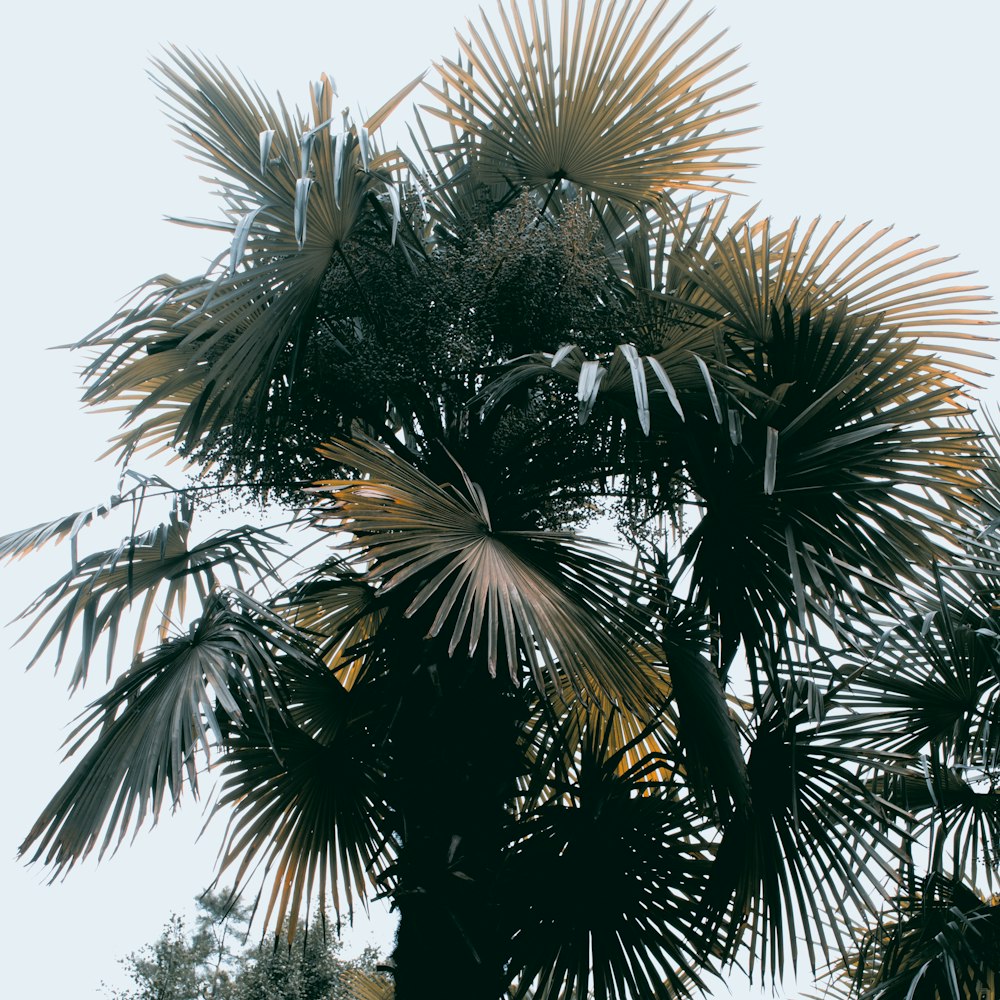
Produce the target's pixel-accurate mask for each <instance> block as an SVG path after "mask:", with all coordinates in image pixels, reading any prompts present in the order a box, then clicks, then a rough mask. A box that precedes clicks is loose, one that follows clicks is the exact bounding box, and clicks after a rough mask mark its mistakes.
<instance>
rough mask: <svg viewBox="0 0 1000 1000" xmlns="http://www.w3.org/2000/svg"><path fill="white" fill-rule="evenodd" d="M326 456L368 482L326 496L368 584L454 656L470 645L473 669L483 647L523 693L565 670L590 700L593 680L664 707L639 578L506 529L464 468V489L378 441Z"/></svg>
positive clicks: (575, 548) (589, 545)
mask: <svg viewBox="0 0 1000 1000" xmlns="http://www.w3.org/2000/svg"><path fill="white" fill-rule="evenodd" d="M321 452H322V454H323V455H324V456H325V457H327V458H329V459H331V460H332V461H333V462H335V463H336V464H337V465H340V466H343V467H348V468H353V469H356V470H358V471H359V472H361V473H363V474H364V475H365V478H364V479H360V480H331V481H326V482H321V483H319V484H317V489H318V491H320V492H321V493H330V494H332V496H333V498H334V503H333V504H332V506H331V507H330V508H329V516H331V517H332V518H336V519H337V522H338V524H339V525H340V526H342V528H343V529H344V530H346V531H349V532H350V533H351V534H352V535H353V536H354V540H355V544H356V545H357V547H358V548H359V549H360V550H361V552H362V553H363V555H364V557H365V559H366V560H367V561H368V562H369V570H368V574H367V575H368V579H369V580H370V581H371V582H372V583H374V584H376V585H377V586H378V588H379V592H380V595H382V596H385V595H388V594H390V593H391V592H393V591H396V594H397V597H399V596H400V595H402V599H403V600H404V602H405V605H406V610H405V613H406V615H407V616H414V615H417V614H418V613H419V614H420V616H421V618H423V617H426V618H427V619H428V626H427V628H428V636H436V635H438V634H440V633H442V632H444V631H445V630H446V629H448V630H450V632H451V636H450V639H449V642H448V649H449V652H450V653H451V654H453V653H454V652H455V651H456V650H457V649H458V648H459V647H460V646H462V645H463V644H464V645H465V646H466V647H467V651H468V655H469V656H470V657H472V656H474V655H475V654H476V652H477V650H479V649H480V644H481V643H482V645H483V646H485V659H486V663H487V665H488V667H489V670H490V671H491V672H493V673H495V672H496V670H497V668H498V665H499V664H500V663H501V662H503V661H506V668H507V670H508V672H509V673H510V676H511V678H512V679H514V680H515V682H519V681H520V680H521V677H522V674H523V672H524V671H525V670H528V671H530V672H531V673H532V674H533V675H534V676H535V678H536V680H537V681H538V682H539V686H540V687H542V686H543V685H544V673H545V672H546V671H547V672H549V673H550V674H551V673H553V672H554V671H555V670H556V669H557V666H558V668H559V669H562V670H564V671H566V672H567V673H568V674H569V675H570V676H571V677H573V678H574V679H575V680H576V681H577V683H578V684H579V685H580V686H581V689H582V688H584V687H585V686H586V685H587V683H588V681H591V680H593V681H594V682H596V683H599V684H600V685H601V686H602V687H603V688H604V689H605V690H607V691H613V692H615V693H616V695H617V696H619V697H621V698H624V699H625V700H626V702H627V703H628V704H629V705H630V706H632V707H634V708H635V709H637V710H638V709H642V708H643V707H645V706H648V705H650V704H655V703H656V688H657V685H656V684H652V681H651V678H650V677H648V676H647V674H646V672H644V671H642V670H640V669H637V663H636V660H635V659H634V658H633V656H632V654H631V649H632V647H634V646H635V645H642V644H643V642H644V641H648V628H649V619H650V614H651V613H650V611H648V610H644V609H641V608H639V607H638V606H637V605H636V604H635V603H634V600H633V598H632V596H631V595H633V594H634V593H635V592H636V588H635V571H634V570H633V568H631V567H629V566H626V565H624V564H622V563H619V562H618V561H617V560H615V559H613V558H611V557H610V556H607V555H604V554H603V553H601V552H600V548H599V543H594V542H592V541H589V540H586V539H581V538H578V537H576V536H575V535H574V534H572V533H569V532H545V531H518V530H514V531H511V530H504V529H503V528H502V527H500V526H499V525H494V524H493V523H492V521H491V518H490V512H489V508H488V505H487V499H486V497H485V496H484V495H483V492H482V490H481V489H480V488H479V486H477V485H476V484H475V483H473V482H471V481H469V480H468V479H467V477H465V474H464V473H463V472H462V470H461V469H460V468H458V467H456V469H455V472H456V478H458V479H459V480H462V481H463V486H462V488H455V486H453V485H451V484H443V485H442V484H438V483H435V482H434V481H433V480H431V479H429V478H428V477H427V476H425V475H424V474H423V473H422V472H420V471H419V470H417V469H416V468H414V467H413V466H412V465H411V464H410V463H408V462H406V461H404V460H403V459H402V458H400V457H399V456H397V455H395V454H394V453H393V452H391V451H389V450H388V449H386V448H384V447H382V446H381V445H378V444H375V443H374V442H372V441H370V440H367V439H356V440H354V441H350V442H337V443H333V444H329V445H326V446H324V447H323V448H322V449H321ZM320 514H321V516H323V515H324V512H323V511H321V512H320ZM651 684H652V688H651Z"/></svg>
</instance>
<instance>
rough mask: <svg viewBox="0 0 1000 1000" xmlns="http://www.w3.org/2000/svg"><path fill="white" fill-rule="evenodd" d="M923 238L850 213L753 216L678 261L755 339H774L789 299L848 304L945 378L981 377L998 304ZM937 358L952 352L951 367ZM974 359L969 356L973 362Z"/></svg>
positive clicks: (684, 248) (681, 248)
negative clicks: (846, 217) (825, 223)
mask: <svg viewBox="0 0 1000 1000" xmlns="http://www.w3.org/2000/svg"><path fill="white" fill-rule="evenodd" d="M936 250H937V247H935V246H921V245H920V244H918V243H917V242H916V237H915V236H904V237H901V238H895V237H894V236H893V235H892V227H885V228H882V229H873V228H872V225H871V223H862V224H861V225H858V226H855V227H853V228H851V229H848V228H846V227H845V226H844V223H843V220H841V221H839V222H835V223H834V224H833V225H832V226H829V227H828V228H825V229H824V228H822V227H821V226H820V220H819V219H818V218H816V219H813V220H812V221H811V222H809V223H807V224H806V225H805V226H801V225H800V223H799V222H798V220H796V221H795V222H793V223H792V225H791V226H789V227H788V228H787V229H784V230H775V229H774V228H773V227H772V225H771V221H770V219H764V220H761V221H759V222H756V223H751V222H750V221H749V220H746V221H744V222H743V224H741V225H738V226H734V228H733V229H732V230H731V231H730V232H729V233H728V234H726V235H725V236H722V237H720V238H717V239H715V240H714V241H713V246H712V247H710V248H706V247H704V246H701V247H699V246H697V245H694V244H688V245H683V244H681V245H678V247H677V249H676V250H675V251H674V254H675V255H676V256H677V257H678V258H679V259H678V261H677V263H678V264H679V265H680V267H681V269H682V270H683V271H685V272H687V274H688V275H689V276H690V280H691V281H692V282H693V283H694V284H696V285H698V286H701V288H702V290H703V292H704V293H706V294H707V295H708V296H709V301H708V302H706V303H705V304H707V305H710V306H713V307H714V308H715V310H716V311H717V312H718V314H719V315H720V316H721V317H723V318H724V319H725V322H726V326H727V328H728V329H729V330H731V331H733V332H734V333H736V334H739V335H741V336H743V337H746V338H747V339H749V340H750V341H752V342H766V341H767V340H768V339H769V338H770V323H771V316H772V312H773V310H774V309H775V308H781V307H782V306H783V304H784V303H786V302H787V303H789V304H790V305H791V306H792V307H793V308H794V309H795V310H797V311H801V310H803V309H806V308H811V309H812V310H813V312H819V311H820V310H825V309H833V308H836V307H838V306H844V308H845V309H846V311H847V314H848V315H849V316H856V317H860V318H865V319H868V320H872V319H875V318H876V317H878V318H879V322H880V329H882V330H890V329H891V330H896V331H898V335H899V337H900V338H901V339H904V340H906V341H909V342H911V343H912V344H913V345H914V347H915V349H916V350H917V351H918V352H919V353H921V354H922V355H924V356H925V357H926V358H927V365H928V374H929V376H930V377H932V378H936V379H940V380H941V381H942V382H948V383H951V384H957V383H961V382H962V377H961V376H962V374H963V373H964V374H968V375H973V376H975V375H981V374H982V373H981V372H979V371H977V370H976V369H975V368H974V367H973V365H974V364H975V361H974V359H976V358H986V357H989V355H988V354H986V353H985V352H983V351H982V350H981V349H979V348H977V347H976V346H975V345H976V343H977V342H978V343H981V342H982V341H984V340H986V339H988V338H987V336H986V331H985V330H984V329H983V327H986V326H989V325H992V323H993V320H992V318H991V317H993V316H994V315H995V313H994V311H993V310H991V309H988V308H985V307H984V303H986V302H987V301H988V296H986V295H985V294H984V293H983V292H984V287H985V286H983V285H980V284H974V283H969V282H967V281H966V279H967V278H968V277H969V276H970V275H971V274H973V273H974V272H971V271H968V270H950V269H948V268H947V267H946V265H948V264H949V263H950V262H951V261H952V260H954V258H953V257H942V256H937V255H936V254H935V251H936ZM933 357H944V358H947V368H945V366H943V365H941V364H939V363H937V364H936V363H935V362H934V361H933V360H932V358H933ZM965 359H969V360H965Z"/></svg>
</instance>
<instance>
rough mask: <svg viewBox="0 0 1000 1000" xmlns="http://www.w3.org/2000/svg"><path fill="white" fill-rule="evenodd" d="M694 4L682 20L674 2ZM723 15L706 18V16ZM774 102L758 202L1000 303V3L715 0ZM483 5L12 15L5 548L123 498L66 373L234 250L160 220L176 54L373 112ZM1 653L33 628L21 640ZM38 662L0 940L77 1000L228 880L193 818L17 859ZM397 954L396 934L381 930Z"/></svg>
mask: <svg viewBox="0 0 1000 1000" xmlns="http://www.w3.org/2000/svg"><path fill="white" fill-rule="evenodd" d="M678 6H679V4H678ZM709 6H710V5H709V3H708V2H707V0H706V2H703V0H695V3H694V9H695V10H697V11H704V10H707V9H708V8H709ZM714 6H715V9H716V14H715V17H714V24H715V26H716V27H717V28H719V29H721V28H723V27H726V26H728V27H730V29H731V38H732V40H733V42H735V43H740V44H741V45H742V52H741V56H742V60H743V61H746V62H749V64H750V70H749V73H748V76H749V78H750V79H753V80H755V81H757V87H756V89H755V92H754V99H755V100H757V101H759V102H760V103H761V107H760V108H759V109H758V110H757V111H756V112H754V113H753V114H752V115H751V117H752V118H753V119H754V120H755V121H756V122H757V123H759V124H760V125H761V126H762V129H761V131H760V133H759V134H758V141H759V142H760V144H761V145H762V147H763V148H762V149H761V151H760V152H759V153H758V154H757V155H756V160H757V161H758V162H759V164H760V166H759V167H758V168H757V169H756V170H755V171H754V172H753V173H752V178H753V180H754V182H755V183H754V184H753V185H752V186H750V187H749V188H748V193H747V195H746V198H747V200H753V201H758V200H759V201H761V202H762V208H763V210H764V211H766V212H769V213H771V214H773V215H774V216H775V217H776V219H777V220H778V221H779V222H787V221H789V220H790V219H791V218H793V217H794V216H796V215H802V216H804V217H806V218H810V217H812V216H813V215H815V214H822V215H823V216H824V217H825V218H826V219H827V220H829V221H831V222H832V221H833V220H834V219H836V218H839V217H841V216H847V218H848V220H849V221H852V222H859V221H863V220H866V219H874V220H876V221H877V222H879V223H882V224H886V223H896V225H897V230H898V232H899V233H900V234H901V235H906V234H911V233H915V232H919V233H921V234H922V235H923V236H924V237H925V238H926V240H927V241H928V242H931V243H937V244H940V246H941V247H942V251H943V252H944V253H948V254H953V253H957V254H960V255H961V256H960V259H959V261H958V266H960V267H962V268H971V269H975V270H978V271H979V272H980V273H981V277H982V279H983V280H984V281H985V282H986V283H987V284H990V285H992V286H993V287H994V288H996V287H1000V251H998V249H997V247H998V241H997V233H998V232H1000V225H998V224H1000V207H998V206H1000V196H998V194H997V191H996V188H995V185H996V176H997V164H998V162H1000V125H998V121H997V100H998V97H1000V62H998V61H997V59H996V54H995V46H996V41H997V39H998V38H1000V4H997V3H996V0H953V2H952V3H950V4H942V3H940V2H927V0H865V2H862V0H839V2H837V3H820V2H808V0H754V2H747V0H716V3H715V4H714ZM475 11H476V7H475V5H474V4H473V3H468V2H457V0H436V2H435V3H434V4H433V6H430V5H428V6H426V7H420V8H418V7H417V6H416V5H414V4H413V3H407V2H400V0H383V2H380V3H372V4H357V3H351V4H348V3H343V2H341V0H325V2H315V0H300V2H298V3H289V4H275V3H261V2H259V0H243V2H240V3H237V4H218V5H211V4H206V3H203V2H197V3H195V2H190V0H174V2H172V3H170V4H155V5H154V4H147V3H142V2H139V3H124V2H117V0H92V2H90V3H89V4H84V5H77V4H75V3H69V2H68V0H60V2H55V3H43V2H39V3H36V4H34V5H33V6H31V7H30V8H29V7H28V6H26V5H19V7H18V9H17V12H16V13H14V14H11V13H8V14H7V15H6V16H5V22H6V28H5V38H4V40H3V42H2V43H0V44H2V46H3V58H2V59H0V73H2V75H3V88H2V93H3V95H4V96H3V114H2V121H3V123H4V126H5V129H4V132H5V141H4V155H3V162H2V166H0V173H2V177H3V180H4V185H3V187H4V193H5V198H4V215H5V217H6V218H7V219H8V221H9V222H10V223H11V224H10V225H9V226H8V229H7V237H6V239H5V240H4V241H3V247H2V249H0V254H2V256H3V270H2V274H3V292H4V295H3V309H4V317H3V334H2V336H3V338H4V351H5V357H6V364H5V370H6V372H7V377H6V384H5V385H4V390H3V392H2V393H0V421H2V423H0V426H2V427H3V428H4V432H3V434H2V436H0V468H3V469H4V470H5V477H4V481H5V483H6V487H7V488H6V490H5V491H4V492H3V494H2V498H0V533H3V532H5V531H8V530H13V529H14V528H17V527H23V526H25V525H27V524H31V523H34V522H36V521H39V520H42V519H47V518H51V517H55V516H57V515H59V514H62V513H65V512H68V511H70V510H74V509H79V508H80V507H83V506H86V505H90V504H93V503H96V502H98V501H100V500H101V499H103V498H105V497H107V496H108V494H109V493H110V492H111V490H112V488H113V486H114V480H115V472H114V469H113V467H112V466H111V465H110V464H109V463H103V464H101V465H97V464H95V462H94V459H95V458H96V456H97V455H98V454H100V452H101V451H102V450H103V447H102V442H103V441H104V440H105V439H106V438H107V437H108V435H109V434H110V433H111V430H112V427H113V421H111V420H110V419H109V418H106V417H93V416H87V417H84V416H82V415H81V414H80V412H79V410H78V408H77V406H76V402H75V400H76V398H77V389H76V387H75V378H74V369H75V368H76V367H77V366H78V364H79V359H75V358H73V357H71V356H69V355H68V354H66V353H64V352H45V350H44V349H45V348H46V347H49V346H52V345H55V344H61V343H66V342H67V341H72V340H75V339H77V338H79V337H80V336H82V335H83V334H85V333H86V332H88V331H89V330H91V329H92V328H93V327H94V326H96V325H97V324H98V323H100V322H101V321H103V320H104V319H105V318H106V317H107V316H108V315H110V314H111V313H112V312H113V311H114V310H115V309H116V308H117V306H118V305H119V303H120V300H121V298H122V296H124V295H125V294H126V293H127V292H129V291H130V290H131V289H133V288H134V287H136V286H137V285H139V284H140V283H141V282H142V281H144V280H145V279H147V278H149V277H151V276H152V275H154V274H157V273H160V272H162V271H170V272H173V273H176V274H179V275H186V274H188V273H191V272H193V271H195V270H196V269H198V268H199V266H200V265H201V262H202V260H203V258H204V257H206V256H208V255H210V254H214V253H215V252H216V251H217V250H218V249H221V248H220V247H218V246H217V245H216V244H215V242H214V241H212V240H211V239H210V238H209V239H206V238H205V237H203V236H201V235H198V234H194V233H192V232H191V231H190V230H185V229H180V228H178V227H174V226H170V225H168V224H166V223H164V222H163V221H162V216H163V215H165V214H172V215H193V216H202V215H208V214H211V213H212V211H213V207H212V205H211V203H210V201H209V200H208V196H207V193H206V190H207V189H206V186H205V185H203V184H200V183H199V182H198V180H197V170H196V168H194V167H193V166H192V165H191V164H190V163H187V162H186V161H185V160H184V158H183V155H182V154H181V152H180V150H179V149H178V148H177V147H176V146H175V145H173V143H172V139H171V134H170V132H169V130H168V128H167V125H166V122H165V120H164V118H163V116H162V115H161V114H160V112H159V110H158V105H157V100H156V91H155V89H154V88H153V87H152V86H151V84H150V83H149V81H148V80H147V77H146V69H147V65H148V57H149V55H150V54H155V53H156V52H157V50H158V48H159V47H160V45H162V44H163V43H166V42H171V41H172V42H176V43H179V44H181V45H186V46H191V47H193V48H196V49H198V50H201V51H203V52H204V53H206V54H208V55H211V56H218V57H219V58H221V59H222V60H223V61H225V62H226V63H228V64H229V65H231V66H233V67H238V68H240V69H242V70H243V71H244V72H245V73H246V74H247V75H248V76H249V77H251V78H252V79H254V80H256V81H257V82H258V83H259V84H260V85H261V86H262V87H263V88H264V89H265V91H268V92H273V91H274V90H275V89H280V90H281V91H282V92H283V93H284V94H285V96H286V97H287V98H289V99H290V100H291V101H292V102H296V101H300V102H302V103H304V102H305V99H306V85H307V83H308V82H309V81H310V80H311V79H316V78H317V77H318V76H319V74H320V73H321V72H323V71H327V72H329V73H331V74H332V75H333V76H334V77H335V79H336V80H337V83H338V85H339V90H340V95H341V98H342V99H343V100H344V101H345V103H348V102H349V103H350V104H351V105H352V106H356V105H357V104H359V103H360V104H362V106H363V107H366V108H368V109H373V108H375V107H377V106H378V105H380V104H381V103H382V101H383V100H384V99H385V98H386V97H387V96H389V95H390V94H391V93H393V92H395V91H396V90H397V89H398V88H399V86H401V85H402V84H403V83H404V82H405V81H407V80H409V79H410V78H411V77H413V76H414V75H416V74H417V73H418V72H420V71H421V70H422V69H424V68H425V67H427V66H428V65H429V63H430V61H431V60H432V59H434V58H436V57H438V56H440V55H442V54H452V52H453V51H454V44H453V41H452V38H453V36H452V30H451V29H452V27H453V26H456V25H459V24H461V23H462V22H463V20H464V18H465V17H466V16H469V15H473V14H474V13H475ZM65 557H66V554H65V553H63V552H61V551H60V550H58V549H57V550H55V551H54V553H53V554H52V555H50V556H48V557H46V558H40V559H38V560H34V561H31V562H30V563H27V564H25V565H19V566H17V567H15V568H13V569H10V570H8V569H4V570H3V571H2V572H0V606H2V607H3V609H4V615H5V620H6V619H9V618H10V617H12V615H13V614H14V612H15V611H16V610H19V609H20V607H21V606H23V605H24V604H25V603H26V602H27V600H28V599H29V598H30V597H31V596H33V595H34V594H35V593H36V592H37V591H38V590H39V589H41V587H42V586H44V584H45V583H47V582H50V581H51V580H52V579H54V577H55V576H56V575H58V573H60V572H61V571H62V566H63V562H62V560H63V559H64V558H65ZM5 635H6V637H7V644H8V645H9V643H10V642H12V641H13V640H14V638H16V630H14V629H8V630H7V632H6V633H5ZM27 652H28V650H27V648H26V647H18V648H17V649H15V650H14V651H13V652H10V653H8V654H7V655H6V657H5V668H6V671H7V676H6V678H5V685H4V691H5V692H6V695H7V697H6V699H5V705H6V715H7V720H6V724H5V725H4V727H3V739H4V741H5V757H6V762H7V766H6V767H5V768H4V769H3V789H2V791H3V801H4V809H3V817H2V820H0V866H2V867H0V886H2V899H3V904H4V905H3V907H2V920H3V926H2V928H0V941H2V947H3V949H4V952H5V956H4V957H5V963H4V964H5V974H4V982H5V992H6V993H7V995H9V996H18V997H20V996H34V997H41V998H50V997H51V998H56V997H59V998H60V1000H72V998H74V997H76V998H91V997H94V996H95V995H96V990H97V988H98V986H99V984H100V982H101V980H102V979H105V980H108V981H115V980H116V976H117V968H116V959H117V958H118V957H120V956H122V955H123V954H124V953H126V952H127V951H129V950H131V949H134V948H136V947H138V946H139V945H141V944H142V943H144V942H146V941H149V940H151V939H153V938H154V937H155V936H156V934H157V933H158V931H159V928H160V927H161V925H162V924H163V922H164V921H165V920H166V918H167V916H168V914H169V912H170V911H171V910H180V909H184V908H186V907H188V906H189V903H190V900H191V897H192V896H193V895H194V894H195V893H196V892H197V891H198V890H199V889H201V888H202V887H203V886H204V885H205V884H207V883H208V882H209V880H210V879H211V877H212V872H213V863H214V855H215V851H216V849H217V846H218V841H219V837H220V831H221V827H218V826H217V827H215V828H214V830H210V831H209V833H208V834H207V835H206V836H205V838H203V840H202V843H201V844H200V845H198V846H197V847H192V846H191V845H192V842H193V840H194V838H195V837H196V835H197V833H198V831H199V829H200V827H201V822H202V817H201V810H200V807H199V806H198V805H197V804H194V803H189V808H186V809H184V810H183V813H182V815H180V816H178V817H175V818H170V817H166V818H165V819H164V820H163V822H162V823H161V825H160V827H159V828H158V829H157V830H156V831H154V832H153V833H152V834H143V835H140V838H139V840H138V841H137V842H136V844H135V845H134V846H133V847H126V848H124V849H123V850H122V851H121V852H120V853H119V854H118V856H117V857H115V858H113V859H111V860H107V861H105V862H104V863H103V864H101V865H100V866H99V867H98V866H95V865H94V864H93V863H88V864H86V865H84V866H82V867H81V868H80V870H78V871H74V872H73V873H71V874H70V876H69V878H68V879H67V880H66V881H65V882H64V883H61V884H58V885H55V886H52V887H46V886H44V884H43V883H44V880H45V873H44V872H43V871H40V870H25V869H24V868H23V867H22V866H19V865H18V864H16V863H15V862H14V861H13V860H12V859H13V856H14V852H15V849H16V846H17V844H18V843H19V841H20V839H21V838H22V837H23V835H24V833H25V832H26V831H27V829H28V828H29V826H30V825H31V822H32V821H33V819H34V817H35V815H36V814H37V812H38V811H39V810H40V808H41V807H42V806H43V805H44V803H45V801H47V799H48V798H49V796H50V795H51V794H52V793H53V792H54V791H55V789H56V788H57V786H58V783H59V781H60V780H61V776H64V775H65V774H66V773H67V771H66V769H65V768H60V767H59V766H58V760H59V753H58V748H59V744H60V742H61V740H62V738H63V737H64V735H65V733H66V728H65V727H66V725H67V724H68V723H69V722H70V720H71V719H72V717H73V716H74V715H75V714H76V713H77V712H79V711H80V710H81V709H82V708H83V706H84V703H85V700H89V698H90V697H93V696H96V694H97V691H98V688H97V687H93V688H91V689H90V690H89V691H88V692H87V695H88V698H87V699H83V698H77V699H76V700H75V701H74V702H73V703H72V704H70V703H68V702H67V700H66V695H65V685H64V683H63V679H62V678H61V677H60V678H57V679H56V680H53V679H52V677H51V670H50V669H49V666H48V665H46V664H43V665H42V666H40V667H38V668H37V669H36V670H35V671H34V672H33V673H32V674H30V675H27V676H25V675H24V674H23V673H22V672H21V668H22V666H23V663H24V662H25V661H26V659H27V656H26V654H27ZM372 933H374V934H375V935H376V938H377V939H378V940H379V943H381V944H382V945H383V946H387V945H388V943H389V938H388V932H387V931H386V930H385V929H384V924H383V925H382V929H381V930H377V931H375V932H369V931H367V930H364V931H360V932H359V934H358V935H357V937H356V939H355V941H354V942H353V943H352V947H355V948H360V947H361V946H362V945H363V944H364V943H366V941H367V940H369V938H370V936H371V934H372Z"/></svg>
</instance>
